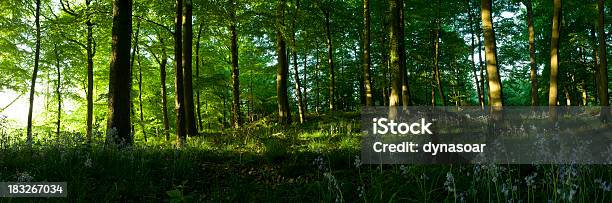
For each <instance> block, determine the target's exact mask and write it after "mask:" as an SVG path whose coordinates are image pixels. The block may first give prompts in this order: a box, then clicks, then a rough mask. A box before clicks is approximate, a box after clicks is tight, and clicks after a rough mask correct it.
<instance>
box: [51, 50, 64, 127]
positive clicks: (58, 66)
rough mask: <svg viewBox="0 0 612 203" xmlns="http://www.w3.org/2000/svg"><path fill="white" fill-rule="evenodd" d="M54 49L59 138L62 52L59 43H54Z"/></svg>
mask: <svg viewBox="0 0 612 203" xmlns="http://www.w3.org/2000/svg"><path fill="white" fill-rule="evenodd" d="M53 51H54V52H55V68H56V72H57V86H56V89H55V93H56V94H57V129H56V130H55V131H56V134H57V138H59V137H60V128H61V127H62V92H61V88H62V72H61V69H60V61H61V60H60V54H59V50H58V49H57V44H53Z"/></svg>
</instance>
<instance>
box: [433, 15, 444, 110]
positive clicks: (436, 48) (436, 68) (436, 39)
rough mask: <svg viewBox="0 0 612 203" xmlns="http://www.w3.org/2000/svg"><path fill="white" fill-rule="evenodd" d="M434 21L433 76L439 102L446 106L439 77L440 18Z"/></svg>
mask: <svg viewBox="0 0 612 203" xmlns="http://www.w3.org/2000/svg"><path fill="white" fill-rule="evenodd" d="M435 23H436V26H437V27H436V30H435V34H434V76H435V80H436V85H437V88H438V96H439V97H440V102H442V106H446V94H444V87H443V85H442V79H441V77H440V29H441V28H440V20H439V19H436V20H435Z"/></svg>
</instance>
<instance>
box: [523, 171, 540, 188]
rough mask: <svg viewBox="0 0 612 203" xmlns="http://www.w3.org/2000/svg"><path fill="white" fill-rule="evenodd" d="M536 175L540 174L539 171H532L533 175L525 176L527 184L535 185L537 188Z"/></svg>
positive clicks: (529, 185) (528, 185)
mask: <svg viewBox="0 0 612 203" xmlns="http://www.w3.org/2000/svg"><path fill="white" fill-rule="evenodd" d="M536 176H538V173H535V172H534V173H532V174H531V175H528V176H527V177H525V184H527V187H528V188H530V187H533V188H534V189H535V185H534V183H535V178H536Z"/></svg>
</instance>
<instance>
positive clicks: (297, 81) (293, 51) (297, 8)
mask: <svg viewBox="0 0 612 203" xmlns="http://www.w3.org/2000/svg"><path fill="white" fill-rule="evenodd" d="M299 11H300V0H296V1H295V14H294V15H293V19H292V20H291V29H292V30H291V54H292V55H293V73H294V80H295V92H296V94H297V95H296V96H297V102H298V113H299V116H300V123H304V121H305V120H306V115H305V113H306V111H305V110H304V102H303V101H302V89H301V88H302V86H301V84H300V73H299V71H298V64H297V61H298V60H297V44H296V41H295V32H296V28H295V26H296V25H295V24H296V21H297V17H298V14H299ZM304 57H305V56H304ZM304 71H306V67H304Z"/></svg>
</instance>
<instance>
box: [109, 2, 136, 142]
mask: <svg viewBox="0 0 612 203" xmlns="http://www.w3.org/2000/svg"><path fill="white" fill-rule="evenodd" d="M112 36H113V41H112V45H111V56H112V57H111V59H110V76H109V83H108V84H109V88H108V90H109V93H108V95H109V97H108V119H107V127H106V128H107V129H106V133H107V134H106V142H107V143H115V144H126V145H131V144H132V135H131V127H130V125H131V123H130V103H131V101H130V92H131V89H132V87H131V82H130V72H131V67H130V43H131V40H132V39H131V38H132V0H114V1H113V28H112Z"/></svg>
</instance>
